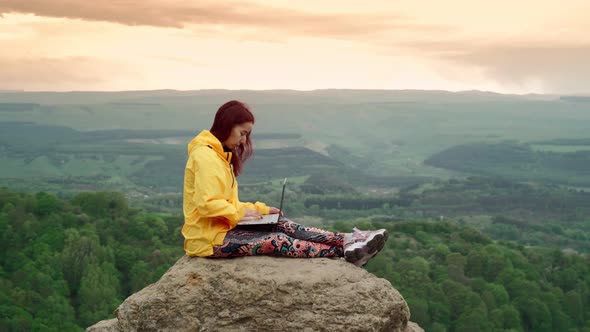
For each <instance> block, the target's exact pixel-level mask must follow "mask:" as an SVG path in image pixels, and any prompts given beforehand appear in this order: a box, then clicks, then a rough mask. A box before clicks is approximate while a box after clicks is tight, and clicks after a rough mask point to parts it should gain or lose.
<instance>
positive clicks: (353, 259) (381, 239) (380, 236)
mask: <svg viewBox="0 0 590 332" xmlns="http://www.w3.org/2000/svg"><path fill="white" fill-rule="evenodd" d="M388 237H389V234H388V233H387V230H384V231H383V232H381V233H375V234H373V235H371V237H369V239H368V241H367V242H366V244H365V245H360V246H358V247H356V248H354V249H352V250H347V251H345V252H344V257H345V258H346V260H347V261H348V262H350V263H353V264H354V265H356V266H359V267H360V266H364V265H365V264H367V262H368V261H369V260H370V259H371V258H373V257H374V256H375V255H377V253H378V252H379V251H381V249H383V247H384V246H385V242H386V241H387V238H388ZM367 248H368V250H367Z"/></svg>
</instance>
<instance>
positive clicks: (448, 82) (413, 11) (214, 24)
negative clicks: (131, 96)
mask: <svg viewBox="0 0 590 332" xmlns="http://www.w3.org/2000/svg"><path fill="white" fill-rule="evenodd" d="M0 15H1V16H0V50H1V51H0V90H2V89H3V90H29V91H34V90H44V91H70V90H106V91H113V90H147V89H179V90H193V89H218V88H223V89H256V90H258V89H297V90H312V89H326V88H352V89H438V90H450V91H459V90H488V91H496V92H503V93H561V94H564V93H567V94H571V93H583V94H590V32H589V31H590V1H588V0H561V1H554V0H516V1H514V0H494V1H484V0H482V1H473V0H446V1H432V0H413V1H391V0H367V1H358V0H320V1H318V0H314V1H310V0H298V1H292V0H268V1H263V0H248V1H242V0H237V1H223V0H198V1H196V0H195V1H186V0H101V1H83V0H0Z"/></svg>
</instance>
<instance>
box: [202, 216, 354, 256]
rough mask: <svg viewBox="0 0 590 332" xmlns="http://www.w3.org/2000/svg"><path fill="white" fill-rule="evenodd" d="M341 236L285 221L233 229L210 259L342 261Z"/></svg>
mask: <svg viewBox="0 0 590 332" xmlns="http://www.w3.org/2000/svg"><path fill="white" fill-rule="evenodd" d="M343 242H344V233H332V232H329V231H325V230H323V229H319V228H313V227H306V226H302V225H299V224H296V223H294V222H293V221H291V220H288V219H284V218H283V219H281V220H279V222H278V224H276V225H260V226H239V225H238V226H237V227H235V228H233V229H231V230H230V231H229V232H227V235H226V236H225V239H224V240H223V244H222V245H220V246H215V247H213V256H212V257H240V256H256V255H274V256H286V257H298V258H304V257H310V258H311V257H342V256H344V251H343V248H342V246H343Z"/></svg>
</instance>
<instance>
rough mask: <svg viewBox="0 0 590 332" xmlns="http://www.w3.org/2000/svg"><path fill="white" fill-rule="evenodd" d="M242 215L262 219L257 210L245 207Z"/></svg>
mask: <svg viewBox="0 0 590 332" xmlns="http://www.w3.org/2000/svg"><path fill="white" fill-rule="evenodd" d="M244 217H249V218H252V219H262V215H260V213H258V211H256V210H250V209H246V214H245V215H244Z"/></svg>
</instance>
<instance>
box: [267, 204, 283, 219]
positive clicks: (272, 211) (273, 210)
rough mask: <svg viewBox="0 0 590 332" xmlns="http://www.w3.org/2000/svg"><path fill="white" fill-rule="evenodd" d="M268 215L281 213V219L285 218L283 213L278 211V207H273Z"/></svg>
mask: <svg viewBox="0 0 590 332" xmlns="http://www.w3.org/2000/svg"><path fill="white" fill-rule="evenodd" d="M268 213H270V214H275V213H280V214H281V217H284V215H283V211H281V210H279V209H277V208H276V207H272V206H271V207H270V210H269V211H268Z"/></svg>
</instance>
